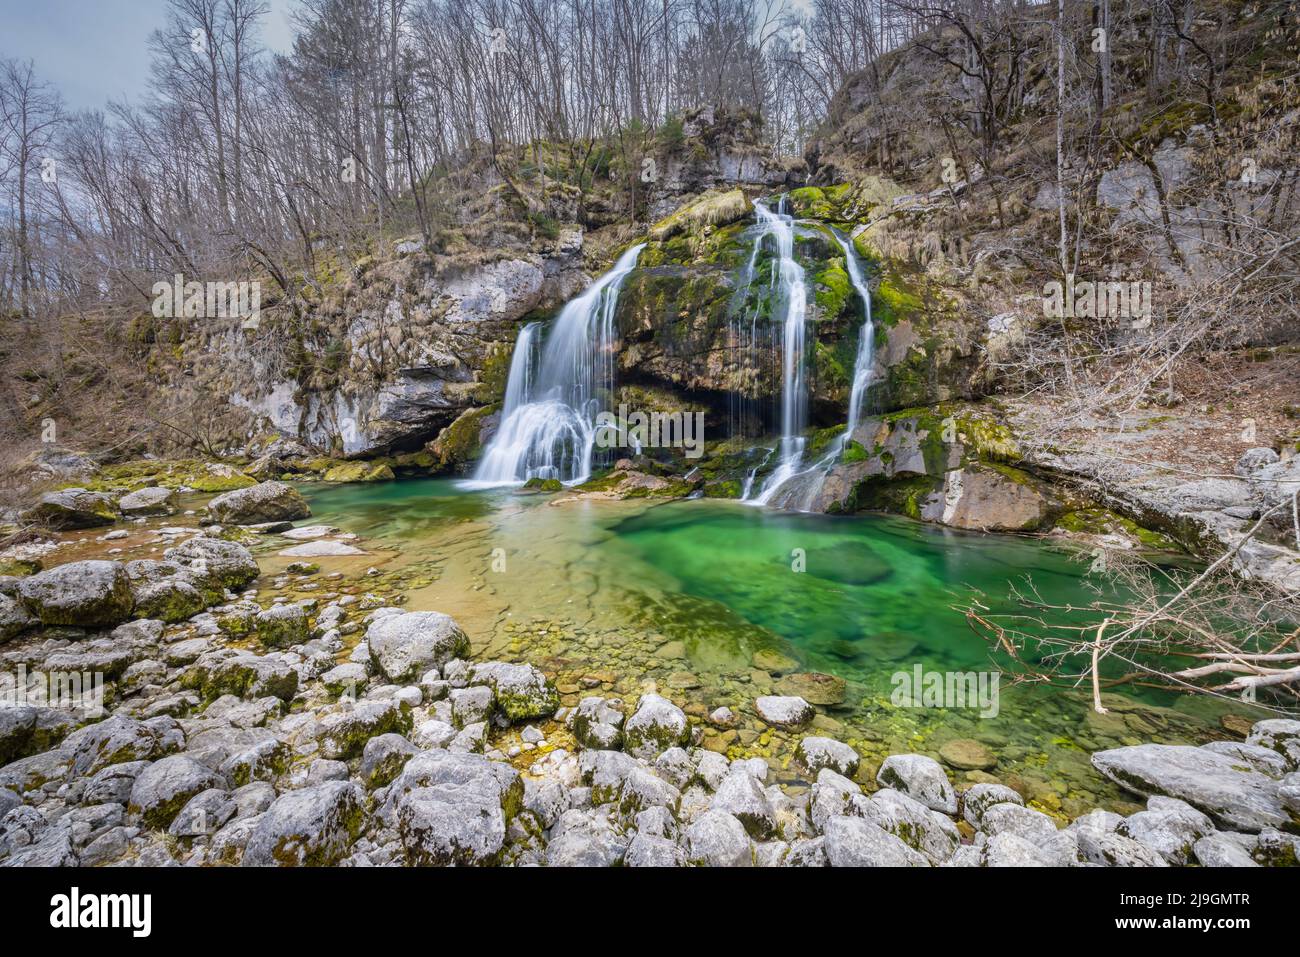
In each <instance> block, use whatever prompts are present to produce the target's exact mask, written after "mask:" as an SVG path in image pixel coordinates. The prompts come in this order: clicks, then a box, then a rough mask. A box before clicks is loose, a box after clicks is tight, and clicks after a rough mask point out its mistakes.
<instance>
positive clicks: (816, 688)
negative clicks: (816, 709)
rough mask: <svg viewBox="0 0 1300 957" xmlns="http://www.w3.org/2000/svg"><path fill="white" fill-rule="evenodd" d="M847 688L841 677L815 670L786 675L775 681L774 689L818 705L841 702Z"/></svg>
mask: <svg viewBox="0 0 1300 957" xmlns="http://www.w3.org/2000/svg"><path fill="white" fill-rule="evenodd" d="M847 688H848V686H847V684H846V683H845V681H844V679H843V678H837V677H835V676H834V675H824V674H821V673H820V672H816V671H806V672H800V673H799V674H793V675H786V676H785V677H784V678H782V679H781V680H780V681H778V682H777V683H776V690H777V691H779V692H781V694H783V695H787V696H789V697H793V698H802V699H803V700H804V701H807V702H808V703H809V704H820V705H837V704H842V703H843V701H844V696H845V694H846V692H847Z"/></svg>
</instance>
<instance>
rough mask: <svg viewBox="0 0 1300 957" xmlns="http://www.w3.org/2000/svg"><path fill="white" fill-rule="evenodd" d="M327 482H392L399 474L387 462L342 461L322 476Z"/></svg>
mask: <svg viewBox="0 0 1300 957" xmlns="http://www.w3.org/2000/svg"><path fill="white" fill-rule="evenodd" d="M321 477H322V478H323V479H324V480H325V481H326V482H390V481H392V480H393V479H395V478H396V477H397V476H396V475H394V474H393V469H392V467H391V466H390V465H389V464H388V463H387V462H364V461H355V462H341V463H339V464H338V465H335V466H332V467H331V468H329V469H327V470H326V471H325V474H324V475H323V476H321Z"/></svg>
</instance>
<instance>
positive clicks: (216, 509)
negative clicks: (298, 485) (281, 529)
mask: <svg viewBox="0 0 1300 957" xmlns="http://www.w3.org/2000/svg"><path fill="white" fill-rule="evenodd" d="M208 514H209V515H211V516H212V517H213V518H214V519H215V520H216V521H218V522H221V523H223V524H226V525H256V524H258V523H259V522H291V521H294V520H295V519H299V518H307V517H308V516H309V515H311V509H310V508H308V506H307V500H306V499H304V498H303V497H302V496H301V495H300V494H298V490H297V489H295V488H294V487H293V486H292V485H288V484H286V483H284V482H259V483H258V484H257V485H250V486H249V487H248V488H237V489H235V490H234V491H233V492H225V493H224V494H222V495H218V496H217V497H216V498H214V499H213V500H212V501H210V502H209V503H208Z"/></svg>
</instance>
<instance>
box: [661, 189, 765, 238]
mask: <svg viewBox="0 0 1300 957" xmlns="http://www.w3.org/2000/svg"><path fill="white" fill-rule="evenodd" d="M748 213H749V201H748V200H747V199H745V194H744V193H743V192H742V191H741V190H740V189H732V190H728V191H726V192H723V193H706V194H705V195H703V196H701V197H700V198H699V199H697V200H695V201H694V202H691V203H688V204H687V205H685V206H683V207H682V208H681V209H679V210H677V211H676V212H674V213H673V214H672V215H670V216H668V217H666V218H664V219H661V220H660V221H659V222H657V223H655V224H654V225H653V226H651V227H650V238H651V239H652V240H654V241H656V242H663V241H665V240H667V239H669V238H671V237H673V236H675V235H677V234H679V233H698V232H701V231H703V230H705V229H707V228H709V227H712V226H720V225H725V224H727V223H732V222H735V221H736V220H737V219H740V218H742V217H744V216H746V215H747V214H748Z"/></svg>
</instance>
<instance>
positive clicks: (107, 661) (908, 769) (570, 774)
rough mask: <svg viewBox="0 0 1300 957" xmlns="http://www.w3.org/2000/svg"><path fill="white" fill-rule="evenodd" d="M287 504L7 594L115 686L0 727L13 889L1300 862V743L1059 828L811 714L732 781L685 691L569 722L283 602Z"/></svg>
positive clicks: (1116, 752) (580, 704) (1197, 765)
mask: <svg viewBox="0 0 1300 957" xmlns="http://www.w3.org/2000/svg"><path fill="white" fill-rule="evenodd" d="M277 486H278V487H277ZM296 494H297V493H296V492H294V491H293V489H292V488H291V487H289V486H282V485H279V484H278V483H265V485H264V486H256V487H253V488H249V489H241V490H238V491H236V492H232V493H227V494H226V495H223V496H218V497H217V498H216V499H213V500H212V502H210V503H209V505H208V509H207V515H206V516H204V517H203V518H202V520H203V521H205V522H216V521H217V520H218V519H220V520H221V522H223V523H226V524H212V525H209V526H207V527H206V528H205V529H204V530H200V529H196V528H195V529H182V530H181V533H180V534H175V535H171V536H163V535H161V534H160V535H159V538H160V540H162V539H164V538H165V539H167V540H168V541H172V540H174V541H175V543H174V544H171V545H170V547H168V548H167V549H166V550H165V552H164V553H163V557H162V559H161V560H135V561H128V562H121V561H112V560H91V561H76V562H69V563H66V564H63V565H59V566H57V567H55V568H52V569H50V570H48V571H41V572H38V573H36V574H33V575H28V576H25V577H21V578H18V577H6V578H2V579H0V623H2V624H3V630H2V631H0V635H3V638H2V639H0V664H2V665H3V671H4V672H6V673H15V672H17V673H23V674H26V675H29V676H36V675H52V674H56V673H57V674H69V673H87V674H90V673H95V672H98V673H100V674H102V675H103V676H104V678H105V679H106V681H107V686H106V696H105V709H104V711H103V712H102V713H101V714H98V715H95V716H90V715H87V714H86V713H83V712H78V711H77V710H72V709H67V708H64V707H59V706H57V705H58V704H59V702H53V704H54V705H55V706H50V705H49V704H36V703H28V704H13V703H11V704H10V705H9V706H5V707H0V765H2V766H0V864H3V865H5V866H24V865H82V866H97V865H120V866H130V865H167V864H186V865H218V864H220V865H235V864H244V865H265V866H273V865H280V866H291V865H343V866H375V865H381V866H382V865H402V864H407V865H453V864H454V865H498V864H499V865H547V866H573V865H598V866H612V865H626V866H678V865H711V866H749V865H759V866H824V865H831V866H1075V865H1113V866H1123V865H1132V866H1166V865H1175V866H1177V865H1201V866H1222V865H1233V866H1251V865H1283V864H1295V863H1296V862H1297V856H1298V852H1300V838H1298V837H1296V834H1297V833H1300V722H1297V721H1290V720H1268V721H1261V722H1258V723H1256V724H1254V726H1253V727H1252V728H1250V730H1249V732H1248V733H1247V734H1246V740H1245V741H1244V742H1241V741H1231V742H1230V741H1221V742H1212V743H1209V744H1205V745H1203V746H1201V747H1192V746H1181V745H1160V744H1139V745H1135V746H1128V747H1120V748H1114V749H1110V750H1105V751H1100V752H1097V753H1095V754H1093V755H1092V764H1093V766H1094V767H1095V768H1096V770H1097V771H1098V772H1099V773H1100V774H1101V775H1103V776H1105V777H1106V778H1107V779H1109V780H1111V781H1113V782H1115V783H1116V784H1118V785H1120V786H1121V787H1123V788H1125V789H1126V790H1128V791H1130V792H1132V793H1133V794H1136V795H1138V796H1140V797H1142V798H1145V799H1146V807H1145V809H1143V810H1137V811H1135V812H1134V813H1131V814H1128V815H1120V814H1117V813H1113V812H1111V811H1104V810H1095V811H1092V812H1090V813H1087V814H1083V815H1081V816H1078V817H1076V818H1075V819H1074V820H1073V821H1070V822H1069V823H1068V824H1065V822H1064V821H1063V820H1062V819H1061V818H1060V817H1059V816H1056V817H1054V816H1052V815H1049V814H1047V813H1044V812H1043V811H1041V810H1038V809H1037V808H1035V807H1033V806H1030V805H1032V804H1033V803H1034V802H1033V801H1032V800H1029V801H1027V800H1026V796H1025V795H1022V794H1021V793H1019V792H1017V791H1016V790H1014V789H1013V788H1011V787H1008V786H1006V785H1005V784H1001V783H993V782H992V781H990V780H985V781H975V782H972V776H978V772H970V773H967V774H966V775H953V778H950V773H951V772H950V771H949V770H947V769H945V767H944V764H947V765H948V767H949V768H953V769H959V768H961V767H963V766H967V767H978V766H979V765H980V764H981V761H978V760H977V761H976V762H975V764H973V765H972V764H969V763H964V762H967V759H968V758H969V756H967V755H964V753H962V752H961V749H960V748H953V749H949V750H945V751H944V752H943V753H942V754H941V758H942V759H943V762H944V763H940V761H937V760H935V759H934V758H932V757H929V756H926V755H923V754H892V755H890V756H888V757H886V758H885V759H884V760H883V762H881V763H880V764H879V765H878V767H877V766H876V765H875V763H874V762H871V763H869V762H867V761H866V760H864V759H863V756H862V755H861V754H860V753H859V751H858V750H857V749H855V748H854V747H852V746H850V745H849V744H846V743H844V742H842V741H839V740H836V739H835V738H834V737H832V736H829V735H827V734H825V733H822V725H823V724H824V722H823V719H821V718H820V716H819V706H818V705H816V704H811V703H809V702H808V701H807V700H805V699H804V698H803V697H800V696H798V695H795V694H789V693H780V692H779V691H777V692H774V693H771V694H761V693H758V694H756V695H755V697H754V699H753V700H752V702H750V704H749V706H748V708H746V709H745V710H750V711H752V712H753V714H754V715H755V716H757V719H758V720H759V721H761V722H762V723H763V724H765V725H766V726H767V727H768V728H769V729H771V731H772V732H774V733H780V734H784V735H789V736H790V738H791V740H792V741H796V742H797V743H796V744H794V746H793V757H790V756H789V755H785V756H780V757H778V756H771V757H767V758H763V757H748V758H739V757H738V758H732V759H729V758H728V756H727V755H726V754H724V753H720V752H719V750H713V749H710V748H709V747H704V746H701V745H704V744H707V743H710V742H712V743H714V744H715V746H716V742H717V740H718V729H720V728H726V727H728V726H729V725H731V724H733V723H734V722H735V721H736V719H737V717H738V716H737V715H736V714H734V713H733V711H732V708H730V707H720V708H717V709H716V710H714V711H713V712H711V713H709V714H707V715H706V716H701V715H699V714H698V713H696V712H692V713H690V714H688V712H687V710H685V709H684V708H683V707H681V706H680V701H679V702H674V701H673V700H672V694H673V692H672V689H671V688H662V689H661V688H643V689H642V691H641V693H640V694H639V695H637V696H635V697H632V696H622V697H618V696H614V695H611V694H609V693H607V692H603V691H602V690H601V689H602V684H601V682H599V681H592V682H589V683H587V684H586V690H582V691H579V692H578V693H577V695H576V696H577V703H576V704H575V705H568V706H563V705H562V699H563V700H573V699H574V698H575V690H574V689H571V688H570V689H566V690H565V692H564V693H563V695H562V694H561V691H560V689H558V688H557V683H556V681H555V680H554V677H553V676H552V675H548V674H546V673H545V672H544V671H543V670H541V669H540V668H538V667H537V666H536V665H535V664H534V663H530V662H526V661H520V660H510V661H507V660H477V659H476V658H475V657H474V656H473V655H472V654H471V652H470V641H469V638H468V636H467V635H466V634H465V632H464V631H463V630H462V629H461V628H460V627H459V626H458V625H457V623H456V622H455V621H454V620H452V619H451V618H450V617H448V616H446V615H443V614H440V613H437V612H420V611H406V610H404V609H402V608H401V607H399V606H400V604H401V602H402V598H403V596H401V595H398V594H392V593H375V592H368V591H361V593H359V594H358V593H357V592H358V591H360V589H359V588H355V587H354V588H350V589H349V590H348V591H345V590H344V589H343V587H342V585H343V582H344V581H345V579H344V576H342V575H341V574H337V573H336V575H335V576H330V577H328V578H326V579H325V582H324V590H322V593H321V594H320V596H319V597H312V598H299V599H298V600H292V601H291V600H289V599H288V598H287V597H284V596H275V597H272V598H271V599H270V600H269V601H268V600H267V596H268V595H270V594H271V593H272V590H271V589H267V588H266V587H265V586H263V587H262V588H261V589H260V590H261V591H262V594H259V588H257V587H253V586H254V585H255V584H256V585H258V586H262V582H263V579H259V576H260V575H261V569H260V568H259V566H258V563H257V560H256V559H255V558H254V556H253V554H252V553H251V552H250V551H249V550H248V548H246V547H245V546H244V545H242V544H240V543H239V542H238V541H231V540H228V538H232V537H233V538H239V537H241V536H244V535H253V536H256V535H258V534H262V533H264V532H265V530H266V529H267V528H268V527H274V528H277V529H280V530H284V529H285V527H286V523H287V522H291V521H293V520H296V519H298V518H304V517H306V514H307V512H308V511H309V510H307V509H306V505H305V503H300V502H299V501H296V500H295V496H296ZM156 497H159V498H161V497H162V496H161V495H157V496H156ZM79 504H80V506H82V507H85V508H88V509H90V511H91V512H93V510H94V503H89V502H81V503H79ZM128 504H129V503H128ZM144 504H145V505H146V506H147V505H148V503H144ZM164 504H166V503H164ZM118 507H119V508H124V505H123V502H122V501H119V502H118ZM231 522H240V523H245V524H242V525H231V524H228V523H231ZM110 534H111V533H110ZM219 536H226V537H219ZM334 544H337V543H336V542H335V543H334ZM311 570H312V569H311V567H310V565H308V564H303V565H300V566H298V567H297V568H295V569H293V570H292V571H286V572H285V573H284V575H283V576H280V577H282V578H283V577H289V576H291V575H293V574H295V573H308V572H310V571H311ZM277 580H278V579H277ZM367 580H369V581H374V580H375V579H373V578H371V579H367V578H366V577H365V576H364V575H363V576H362V579H361V585H362V586H364V585H365V584H366V583H367ZM271 584H272V585H273V584H274V582H272V583H271ZM349 584H350V583H349ZM376 591H377V592H383V591H384V590H383V589H378V588H377V589H376ZM6 690H7V691H10V692H12V690H13V689H6ZM29 690H30V688H29ZM756 690H757V689H756ZM814 697H815V696H814ZM1242 730H1243V732H1245V729H1244V728H1243V729H1242ZM971 743H972V744H974V742H971ZM954 779H955V781H956V783H955V784H954ZM1062 824H1065V826H1061V825H1062Z"/></svg>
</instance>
